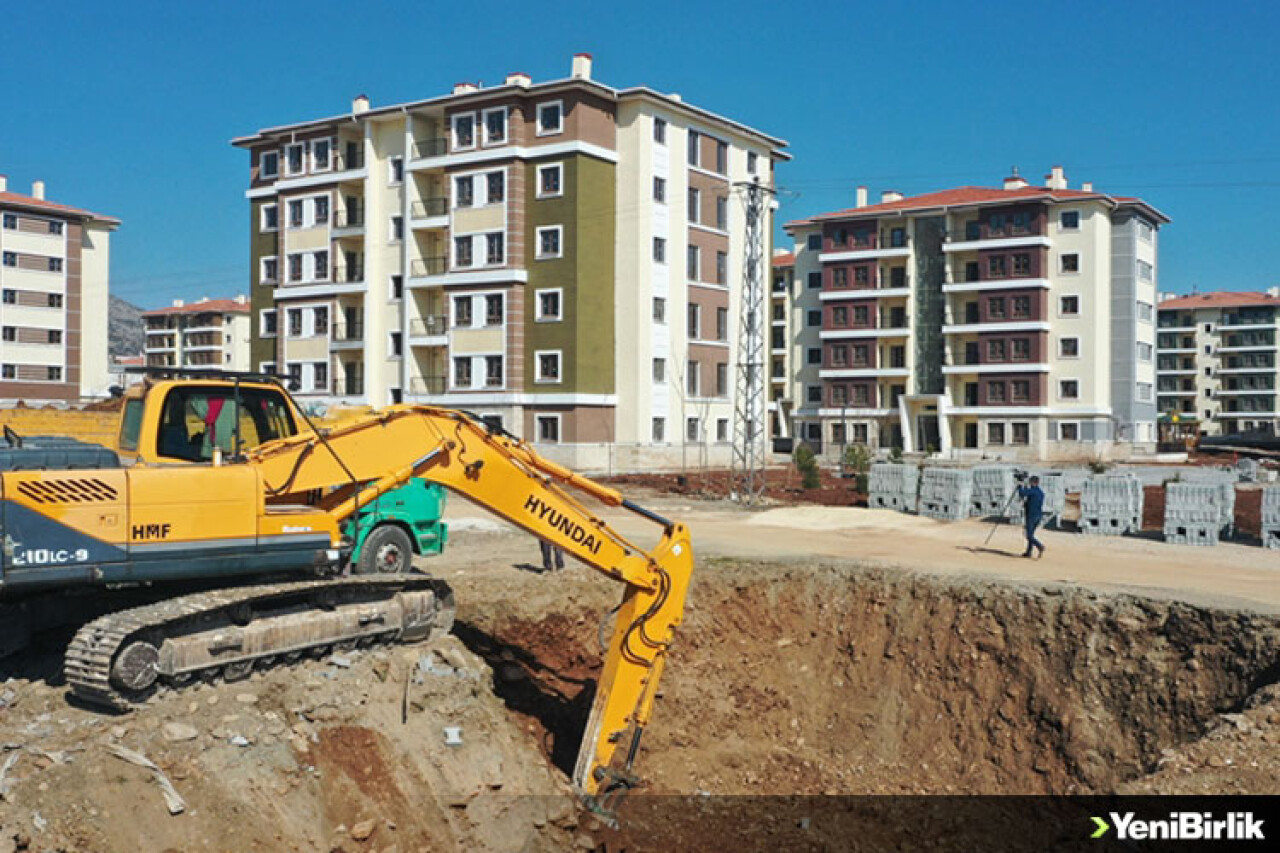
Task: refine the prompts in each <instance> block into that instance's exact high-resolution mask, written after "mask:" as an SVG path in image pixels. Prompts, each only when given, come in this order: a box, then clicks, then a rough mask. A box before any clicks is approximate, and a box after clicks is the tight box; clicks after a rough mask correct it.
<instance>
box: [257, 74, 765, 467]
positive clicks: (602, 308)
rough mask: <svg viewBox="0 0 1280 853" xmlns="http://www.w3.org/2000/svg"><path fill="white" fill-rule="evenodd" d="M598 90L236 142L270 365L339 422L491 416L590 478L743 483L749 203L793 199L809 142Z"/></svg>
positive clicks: (493, 93)
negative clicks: (765, 188) (241, 154)
mask: <svg viewBox="0 0 1280 853" xmlns="http://www.w3.org/2000/svg"><path fill="white" fill-rule="evenodd" d="M591 71H592V61H591V57H590V56H588V55H585V54H580V55H578V56H576V57H575V58H574V60H573V66H572V73H571V75H570V76H569V77H568V78H565V79H561V80H555V81H551V82H547V83H539V84H534V83H533V82H532V81H531V80H530V78H529V77H528V76H527V75H523V74H511V75H508V77H507V78H506V80H505V82H504V83H503V84H502V85H500V86H494V87H489V88H481V87H479V86H476V85H472V84H459V85H457V86H455V87H454V89H453V92H452V94H450V95H446V96H442V97H438V98H433V99H429V100H424V101H417V102H413V103H407V104H398V105H395V106H391V107H385V108H379V109H373V108H370V106H369V103H368V100H367V99H365V98H363V97H362V98H358V99H356V101H355V102H354V103H353V105H352V111H351V113H350V114H349V115H344V116H339V117H335V118H330V119H323V120H319V121H314V122H306V123H303V124H296V125H289V126H286V127H276V128H270V129H266V130H262V131H259V132H258V133H256V134H253V135H251V136H246V137H243V138H241V139H237V140H235V141H234V144H235V145H237V146H240V147H242V148H245V149H247V150H248V151H249V152H250V157H251V178H250V189H249V190H248V193H247V195H248V198H249V200H250V205H251V216H250V230H251V247H252V248H251V252H252V257H253V290H252V294H253V295H252V297H251V301H252V305H253V309H254V315H255V323H254V328H253V344H252V350H253V356H252V359H253V366H254V367H255V368H258V369H277V370H288V371H292V372H295V373H300V376H301V384H302V387H303V392H302V393H303V395H304V397H305V396H311V397H312V398H314V399H316V400H323V401H325V402H330V401H343V402H353V403H368V404H372V405H383V404H386V403H393V402H401V401H403V402H431V403H433V404H439V405H446V406H453V407H460V408H466V409H469V410H472V411H476V412H479V413H481V414H484V415H486V416H489V417H492V418H494V419H497V420H500V421H501V422H502V424H503V426H504V428H506V429H507V430H509V431H511V432H514V433H516V434H519V435H522V436H524V437H527V438H531V439H533V440H535V441H537V442H539V443H541V444H544V445H547V446H553V447H555V451H553V455H558V456H560V457H561V458H563V459H565V460H567V461H572V462H574V464H576V465H579V466H580V467H588V468H610V467H618V468H625V467H634V465H632V464H631V463H629V462H628V461H626V460H624V459H621V458H617V456H616V454H619V453H624V454H625V453H629V452H632V451H634V452H635V453H636V454H637V455H636V460H638V461H639V464H641V466H642V467H643V465H647V464H650V463H651V462H652V461H653V460H655V459H667V460H668V461H670V460H673V459H675V458H677V456H678V457H679V458H680V459H681V460H682V461H684V462H686V463H688V462H692V461H694V460H695V459H698V458H703V459H708V458H710V457H717V458H718V457H720V456H723V457H724V461H726V462H727V460H728V443H729V441H731V439H732V423H731V418H732V413H733V408H732V406H733V400H732V395H733V390H734V382H733V376H732V373H731V370H732V368H733V365H734V360H733V347H734V336H735V334H736V331H737V323H738V312H739V310H740V305H739V300H738V294H739V293H740V292H741V277H742V266H743V259H744V253H745V250H746V245H745V236H744V234H745V219H744V216H743V209H742V201H741V198H740V196H739V194H738V193H737V192H736V191H735V185H736V184H738V183H741V182H745V181H753V180H758V181H760V182H761V183H763V184H766V185H772V181H773V164H774V162H775V161H776V160H779V159H783V158H785V157H786V155H785V154H783V153H782V150H781V149H782V147H783V146H784V145H785V143H784V142H783V141H782V140H779V139H775V138H773V137H770V136H767V135H765V134H762V133H760V132H759V131H756V130H753V129H751V128H749V127H746V126H744V125H741V124H739V123H737V122H734V121H732V120H729V119H726V118H723V117H721V116H718V115H715V114H713V113H710V112H707V111H706V110H703V109H700V108H698V107H694V106H691V105H689V104H686V103H684V102H683V100H682V99H681V98H680V97H679V96H678V95H666V94H661V93H658V92H655V91H653V90H651V89H647V88H631V89H614V88H612V87H609V86H605V85H603V84H601V83H599V82H596V81H595V80H593V79H592V76H591ZM767 214H768V212H767V211H766V216H765V217H764V229H765V230H764V233H765V234H766V235H767V234H768V233H769V229H770V228H771V217H770V216H769V215H767ZM691 449H696V452H695V453H694V454H693V456H692V457H691V456H690V451H691Z"/></svg>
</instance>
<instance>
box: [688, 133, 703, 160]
mask: <svg viewBox="0 0 1280 853" xmlns="http://www.w3.org/2000/svg"><path fill="white" fill-rule="evenodd" d="M699 139H700V136H699V134H698V131H696V130H691V131H689V146H688V148H689V151H688V155H689V165H690V166H697V165H698V148H699Z"/></svg>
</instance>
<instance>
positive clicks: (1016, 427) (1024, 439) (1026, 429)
mask: <svg viewBox="0 0 1280 853" xmlns="http://www.w3.org/2000/svg"><path fill="white" fill-rule="evenodd" d="M1013 443H1014V444H1030V443H1031V424H1029V423H1027V422H1026V421H1015V422H1014V424H1013Z"/></svg>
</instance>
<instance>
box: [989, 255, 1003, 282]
mask: <svg viewBox="0 0 1280 853" xmlns="http://www.w3.org/2000/svg"><path fill="white" fill-rule="evenodd" d="M1004 277H1005V257H1004V255H991V256H990V257H988V258H987V278H1004Z"/></svg>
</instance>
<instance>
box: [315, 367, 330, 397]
mask: <svg viewBox="0 0 1280 853" xmlns="http://www.w3.org/2000/svg"><path fill="white" fill-rule="evenodd" d="M311 388H312V390H315V391H328V390H329V364H328V363H327V362H323V361H317V362H313V363H312V365H311Z"/></svg>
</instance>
